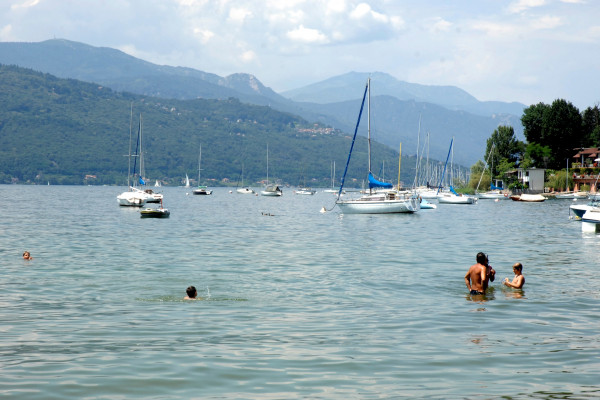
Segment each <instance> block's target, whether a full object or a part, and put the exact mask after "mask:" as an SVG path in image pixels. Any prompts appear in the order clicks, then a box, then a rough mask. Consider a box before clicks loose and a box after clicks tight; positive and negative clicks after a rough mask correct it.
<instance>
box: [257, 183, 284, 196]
mask: <svg viewBox="0 0 600 400" xmlns="http://www.w3.org/2000/svg"><path fill="white" fill-rule="evenodd" d="M260 194H261V195H262V196H271V197H277V196H283V191H282V190H281V189H280V188H279V186H278V185H269V186H267V187H266V188H265V189H264V190H263V191H261V192H260Z"/></svg>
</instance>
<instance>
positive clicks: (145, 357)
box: [0, 185, 600, 399]
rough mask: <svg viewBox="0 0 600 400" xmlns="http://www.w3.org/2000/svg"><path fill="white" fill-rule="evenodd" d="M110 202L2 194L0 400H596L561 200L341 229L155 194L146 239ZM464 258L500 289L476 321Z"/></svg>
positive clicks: (598, 385)
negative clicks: (513, 282) (485, 261)
mask: <svg viewBox="0 0 600 400" xmlns="http://www.w3.org/2000/svg"><path fill="white" fill-rule="evenodd" d="M124 189H125V188H119V187H68V186H9V185H3V186H0V196H1V198H2V212H1V215H2V218H1V220H0V243H1V246H0V267H1V270H2V274H1V275H0V287H1V292H0V306H1V308H0V360H1V361H0V371H1V375H0V397H3V398H16V399H296V398H307V399H308V398H310V399H390V398H392V399H402V398H407V399H408V398H411V399H412V398H428V399H449V398H459V399H497V398H506V399H521V398H524V399H525V398H526V399H529V398H531V399H588V398H589V399H591V398H598V397H600V289H599V287H600V278H599V273H598V264H599V259H600V235H594V234H588V233H582V232H581V227H580V223H579V222H576V221H573V220H570V219H569V212H568V207H569V205H570V204H572V202H571V201H569V200H548V201H546V202H544V203H519V202H512V201H510V200H509V201H500V202H494V201H492V200H480V201H479V204H477V205H473V206H469V205H467V206H463V205H446V204H441V205H438V208H437V209H436V210H422V211H421V212H419V213H417V214H414V215H409V214H400V215H345V216H343V215H341V214H340V213H339V210H338V209H333V210H332V211H329V212H326V213H320V212H319V210H320V209H321V207H323V206H325V207H327V208H328V209H329V208H331V207H332V206H333V204H334V196H333V195H332V194H329V193H323V192H319V193H317V194H316V195H314V196H299V195H294V194H293V193H292V189H284V196H283V197H281V198H268V197H262V196H251V195H240V194H236V193H235V191H234V193H229V191H228V189H224V188H217V189H216V190H215V191H214V194H213V195H212V196H193V195H191V193H190V194H189V195H187V194H186V193H188V192H190V190H189V189H184V188H163V189H162V191H163V193H164V195H165V201H164V203H165V207H167V208H169V209H170V210H171V218H169V219H164V220H156V219H141V218H140V217H139V213H138V210H137V209H128V208H122V207H119V206H118V204H117V201H116V196H117V195H118V194H119V193H120V192H122V191H123V190H124ZM264 214H271V215H264ZM25 250H29V251H31V253H32V255H33V257H34V260H31V261H24V260H22V259H21V254H22V253H23V251H25ZM479 251H483V252H486V253H487V254H488V255H489V259H490V263H491V264H492V265H493V266H494V268H495V269H496V270H497V278H498V279H497V280H496V282H495V283H493V284H492V289H491V290H490V293H489V294H488V296H487V297H486V298H485V300H479V301H473V299H471V298H470V297H469V295H468V293H467V289H466V287H465V284H464V279H463V277H464V275H465V273H466V271H467V269H468V267H469V266H470V265H471V264H473V263H474V262H475V255H476V253H477V252H479ZM516 261H520V262H522V263H523V266H524V275H525V276H526V281H527V283H526V285H525V288H524V290H523V291H522V292H520V291H513V290H511V289H508V288H504V287H503V286H502V285H501V284H500V281H501V280H502V279H503V278H504V277H511V278H512V275H513V274H512V269H511V265H512V264H513V263H514V262H516ZM189 285H195V286H196V287H197V288H198V291H199V294H200V296H202V297H203V298H204V299H203V300H199V301H183V300H182V298H183V297H184V296H185V288H186V287H187V286H189Z"/></svg>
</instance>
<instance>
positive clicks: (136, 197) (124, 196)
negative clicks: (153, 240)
mask: <svg viewBox="0 0 600 400" xmlns="http://www.w3.org/2000/svg"><path fill="white" fill-rule="evenodd" d="M132 119H133V106H132V110H131V116H130V119H129V154H128V157H129V158H128V166H127V187H128V190H127V191H126V192H123V193H121V194H120V195H118V196H117V202H118V203H119V205H120V206H124V207H142V206H143V205H144V204H146V202H147V201H148V200H149V199H151V196H150V195H149V194H148V193H145V192H144V191H143V190H141V189H139V188H138V187H137V185H136V184H135V177H136V173H135V171H136V165H137V162H136V163H134V167H133V183H132V180H131V157H138V153H137V150H138V149H139V151H140V153H141V143H140V142H141V139H140V136H141V134H142V115H141V114H140V122H139V126H138V136H137V141H136V154H131V140H132V126H131V122H132ZM135 160H137V159H135ZM139 180H140V181H141V182H143V180H142V178H141V176H140V177H139Z"/></svg>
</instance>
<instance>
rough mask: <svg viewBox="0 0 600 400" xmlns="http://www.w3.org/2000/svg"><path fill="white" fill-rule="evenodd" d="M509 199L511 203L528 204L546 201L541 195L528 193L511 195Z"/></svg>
mask: <svg viewBox="0 0 600 400" xmlns="http://www.w3.org/2000/svg"><path fill="white" fill-rule="evenodd" d="M510 199H511V200H513V201H525V202H529V203H540V202H542V201H546V198H545V197H544V196H542V195H541V194H528V193H522V194H516V195H512V196H510Z"/></svg>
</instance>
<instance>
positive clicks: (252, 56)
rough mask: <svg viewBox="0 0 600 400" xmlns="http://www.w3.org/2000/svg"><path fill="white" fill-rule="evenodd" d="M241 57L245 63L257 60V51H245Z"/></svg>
mask: <svg viewBox="0 0 600 400" xmlns="http://www.w3.org/2000/svg"><path fill="white" fill-rule="evenodd" d="M240 59H241V60H242V61H243V62H245V63H249V62H252V61H255V60H256V53H254V52H253V51H252V50H248V51H245V52H243V53H242V54H241V56H240Z"/></svg>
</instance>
